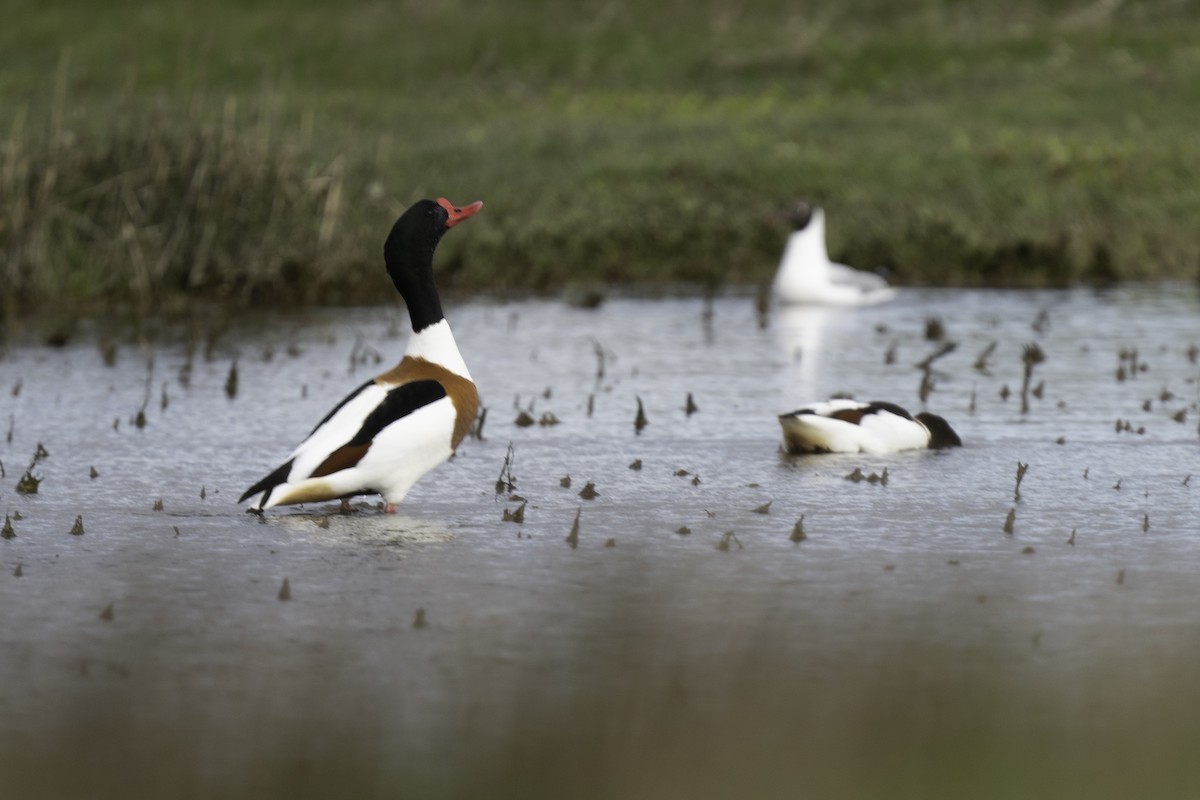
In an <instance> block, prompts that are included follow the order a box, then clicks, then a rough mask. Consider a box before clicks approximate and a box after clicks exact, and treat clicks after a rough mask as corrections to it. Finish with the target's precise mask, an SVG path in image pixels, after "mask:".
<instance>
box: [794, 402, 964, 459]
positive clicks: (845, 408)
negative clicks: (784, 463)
mask: <svg viewBox="0 0 1200 800" xmlns="http://www.w3.org/2000/svg"><path fill="white" fill-rule="evenodd" d="M779 425H780V427H782V428H783V449H784V450H785V451H786V452H788V453H790V454H793V455H798V454H802V453H868V454H870V455H882V454H884V453H895V452H898V451H900V450H921V449H924V448H929V449H931V450H940V449H942V448H945V447H959V446H961V445H962V440H961V439H959V438H958V434H957V433H955V432H954V429H953V428H951V427H950V423H948V422H946V420H945V419H943V418H942V417H939V416H938V415H937V414H930V413H928V412H924V411H923V412H921V413H920V414H917V415H916V416H915V417H914V416H913V415H912V414H909V413H908V412H907V411H905V410H904V409H903V408H901V407H900V406H898V405H895V404H894V403H881V402H874V403H861V402H859V401H857V400H827V401H825V402H824V403H813V404H811V405H807V406H803V407H801V408H798V409H796V410H795V411H793V412H791V413H790V414H780V415H779Z"/></svg>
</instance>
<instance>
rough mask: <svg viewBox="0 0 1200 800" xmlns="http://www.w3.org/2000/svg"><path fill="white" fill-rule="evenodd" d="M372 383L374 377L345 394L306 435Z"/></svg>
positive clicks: (311, 433)
mask: <svg viewBox="0 0 1200 800" xmlns="http://www.w3.org/2000/svg"><path fill="white" fill-rule="evenodd" d="M374 384H375V379H374V378H372V379H371V380H369V381H367V382H366V383H364V384H363V385H362V386H360V387H358V388H357V389H355V390H354V391H353V392H351V393H350V394H348V395H346V398H345V399H344V400H342V402H340V403H338V404H337V405H336V406H334V407H333V410H332V411H330V412H329V413H328V414H326V415H325V418H324V419H322V420H321V421H320V422H318V423H317V426H316V428H313V429H312V431H311V432H310V433H309V434H308V435H309V436H312V435H313V434H314V433H316V432H317V429H318V428H320V427H321V426H322V425H324V424H325V423H326V422H329V420H331V419H333V415H334V414H336V413H337V412H339V411H341V410H342V407H343V406H344V405H346V403H349V402H350V401H351V400H353V399H354V398H356V397H358V396H359V395H360V394H362V393H363V390H365V389H366V388H367V387H368V386H373V385H374Z"/></svg>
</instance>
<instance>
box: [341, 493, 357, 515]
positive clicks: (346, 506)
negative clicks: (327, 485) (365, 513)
mask: <svg viewBox="0 0 1200 800" xmlns="http://www.w3.org/2000/svg"><path fill="white" fill-rule="evenodd" d="M353 510H354V509H353V508H351V507H350V499H349V498H348V497H343V498H342V513H343V514H349V513H350V512H352V511H353Z"/></svg>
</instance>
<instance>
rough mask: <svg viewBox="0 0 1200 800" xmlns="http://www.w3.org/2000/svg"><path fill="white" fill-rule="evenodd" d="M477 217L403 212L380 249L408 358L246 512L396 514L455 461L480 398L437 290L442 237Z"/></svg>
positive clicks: (341, 407) (463, 212)
mask: <svg viewBox="0 0 1200 800" xmlns="http://www.w3.org/2000/svg"><path fill="white" fill-rule="evenodd" d="M482 207H483V203H482V202H475V203H472V204H470V205H468V206H463V207H462V208H458V207H455V206H454V205H452V204H451V203H450V202H449V201H448V200H446V199H445V198H440V199H438V200H437V201H436V202H435V201H433V200H421V201H418V202H417V203H415V204H413V206H412V207H411V208H409V209H408V210H407V211H405V212H404V213H403V214H402V215H401V216H400V218H399V219H398V220H396V224H395V225H393V226H392V231H391V233H390V234H389V235H388V238H387V242H386V243H385V244H384V246H383V255H384V260H385V262H386V264H387V271H388V275H389V276H390V277H391V279H392V283H394V284H395V285H396V289H397V290H398V291H399V292H400V295H401V296H402V297H403V298H404V302H405V303H406V304H407V306H408V313H409V316H410V317H411V318H412V328H413V333H412V336H411V337H410V338H409V340H408V346H407V348H405V351H404V358H403V359H402V360H401V361H400V363H399V364H397V365H396V366H395V367H393V368H392V369H390V370H388V371H387V372H385V373H383V374H382V375H379V376H377V377H375V378H373V379H372V380H369V381H367V382H366V383H364V384H363V385H362V386H359V387H358V388H357V389H355V390H354V391H353V392H351V393H350V395H349V396H348V397H346V399H344V400H342V402H340V403H338V405H337V406H336V407H335V408H334V409H333V410H332V411H330V412H329V414H328V415H327V416H326V417H325V419H323V420H321V422H320V423H319V424H318V425H317V427H316V428H315V429H313V432H312V433H310V434H309V435H308V438H306V439H305V440H304V441H303V442H301V443H300V445H299V446H298V447H297V448H296V449H295V450H293V451H292V454H291V456H290V457H289V458H288V460H287V461H286V462H284V463H283V464H282V465H281V466H279V467H278V468H277V469H276V470H275V471H274V472H272V473H271V474H270V475H267V476H266V477H265V478H263V479H262V480H260V481H259V482H258V483H256V484H254V485H253V486H251V487H250V488H249V489H247V490H246V493H245V494H243V495H242V497H241V499H240V500H238V502H239V503H240V502H243V501H245V500H246V499H248V498H251V497H254V496H255V495H258V497H257V498H256V499H255V500H254V501H253V502H252V504H251V507H250V511H253V512H258V513H261V512H262V511H263V510H264V509H268V508H271V507H272V506H278V505H289V504H294V503H312V502H320V501H325V500H337V499H340V500H341V501H342V507H343V509H349V498H350V497H353V496H355V495H360V494H381V495H383V501H384V504H385V505H384V508H385V510H386V511H387V512H388V513H394V512H395V510H396V505H397V504H398V503H399V502H400V501H401V500H403V499H404V496H405V495H406V494H407V493H408V490H409V489H411V488H412V486H413V484H414V483H416V482H417V480H418V479H419V478H420V477H421V476H422V475H424V474H425V473H426V472H429V471H430V470H431V469H433V468H434V467H436V466H438V465H440V464H442V463H443V462H444V461H446V460H447V459H448V458H450V456H451V455H452V454H453V453H454V450H455V448H457V447H458V445H459V443H460V442H461V441H462V440H463V438H464V437H465V436H466V435H467V432H468V431H469V430H470V428H471V425H472V423H473V422H474V421H475V413H476V410H477V409H478V406H479V395H478V393H477V392H476V390H475V384H474V383H473V382H472V381H471V375H470V373H469V372H468V371H467V365H466V363H464V361H463V357H462V355H461V354H460V353H459V352H458V345H457V344H455V342H454V334H452V333H451V332H450V325H449V323H447V322H446V319H445V317H444V316H443V315H442V304H441V300H440V299H439V297H438V292H437V288H436V287H435V286H434V283H433V253H434V250H436V249H437V246H438V242H440V241H441V238H442V236H443V235H444V234H445V233H446V231H448V230H449V229H450V228H452V227H453V226H455V225H457V224H458V223H460V222H462V221H463V220H465V219H467V218H468V217H470V216H472V215H474V214H475V213H476V212H477V211H479V209H480V208H482Z"/></svg>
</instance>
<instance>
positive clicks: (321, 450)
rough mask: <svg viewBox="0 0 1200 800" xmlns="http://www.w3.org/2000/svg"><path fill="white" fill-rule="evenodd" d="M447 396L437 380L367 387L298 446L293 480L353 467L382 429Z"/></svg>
mask: <svg viewBox="0 0 1200 800" xmlns="http://www.w3.org/2000/svg"><path fill="white" fill-rule="evenodd" d="M445 396H446V389H445V387H443V386H442V384H441V383H439V382H437V381H434V380H423V381H411V382H409V383H403V384H400V385H399V386H389V385H387V384H376V383H372V384H371V385H369V386H366V387H364V388H363V389H362V390H361V391H360V393H359V397H355V398H353V399H352V400H351V401H350V402H349V403H346V404H345V406H344V407H343V408H342V409H341V410H339V411H337V412H336V413H335V414H333V416H331V417H330V418H329V420H328V421H327V422H326V423H324V425H323V426H319V427H318V428H317V430H316V431H314V432H313V435H312V436H310V437H309V438H308V439H307V440H305V442H304V443H302V444H301V445H300V447H298V448H296V453H295V454H294V455H293V458H294V460H295V464H294V466H293V469H292V474H291V476H292V480H296V479H298V478H309V477H314V478H319V477H322V476H324V475H330V474H332V473H334V472H337V471H339V470H343V469H347V468H349V467H352V466H354V465H355V464H357V463H358V462H359V460H360V459H361V458H362V457H363V456H364V455H366V453H367V450H369V449H370V447H371V443H372V442H373V441H374V440H375V437H376V436H377V435H378V434H379V432H380V431H382V430H383V429H384V428H386V427H388V426H389V425H391V424H392V423H394V422H395V421H396V420H399V419H402V418H404V417H407V416H408V415H409V414H412V413H413V412H414V411H416V410H418V409H420V408H424V407H425V406H427V405H429V404H430V403H436V402H437V401H438V400H441V399H442V398H443V397H445ZM360 397H361V398H362V399H361V400H360ZM367 401H370V405H369V406H368V404H367Z"/></svg>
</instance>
